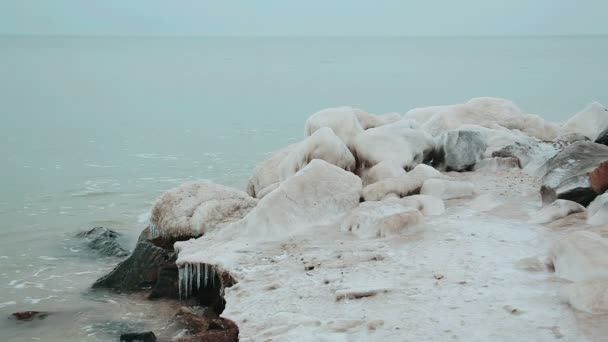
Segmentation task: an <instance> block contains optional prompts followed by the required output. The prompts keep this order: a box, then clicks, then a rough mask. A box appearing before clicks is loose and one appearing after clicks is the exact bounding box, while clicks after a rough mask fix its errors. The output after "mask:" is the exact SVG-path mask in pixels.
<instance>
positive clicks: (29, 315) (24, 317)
mask: <svg viewBox="0 0 608 342" xmlns="http://www.w3.org/2000/svg"><path fill="white" fill-rule="evenodd" d="M48 315H49V313H48V312H40V311H20V312H15V313H13V314H11V318H13V319H15V320H18V321H32V320H34V319H44V318H45V317H46V316H48Z"/></svg>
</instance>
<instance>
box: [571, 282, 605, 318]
mask: <svg viewBox="0 0 608 342" xmlns="http://www.w3.org/2000/svg"><path fill="white" fill-rule="evenodd" d="M561 298H562V300H563V301H564V302H566V303H568V304H570V305H571V306H572V307H573V308H575V309H576V310H579V311H583V312H586V313H589V314H594V315H597V314H607V313H608V279H598V280H590V281H580V282H576V283H573V284H568V285H566V286H565V287H564V288H563V289H562V292H561Z"/></svg>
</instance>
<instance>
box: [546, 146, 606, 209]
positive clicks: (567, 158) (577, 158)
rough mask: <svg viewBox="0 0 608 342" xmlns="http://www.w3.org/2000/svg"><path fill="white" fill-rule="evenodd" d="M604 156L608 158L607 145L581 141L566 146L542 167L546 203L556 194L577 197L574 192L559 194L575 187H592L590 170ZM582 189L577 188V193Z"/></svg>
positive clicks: (555, 196) (601, 160)
mask: <svg viewBox="0 0 608 342" xmlns="http://www.w3.org/2000/svg"><path fill="white" fill-rule="evenodd" d="M605 160H608V147H607V146H604V145H600V144H596V143H592V142H588V141H578V142H575V143H574V144H572V145H569V146H567V147H565V148H564V149H563V150H562V151H560V152H558V153H557V154H556V155H555V156H554V157H552V158H551V159H549V160H548V161H547V162H546V163H545V164H544V165H543V166H542V167H541V168H540V169H539V175H540V176H541V177H542V187H541V196H542V200H543V204H548V203H551V202H552V201H554V200H555V199H557V198H564V199H571V198H572V200H575V198H574V197H573V196H572V195H570V196H569V198H565V197H562V196H560V194H562V193H565V192H567V191H569V190H572V189H576V188H589V187H590V184H589V178H588V176H587V174H588V173H589V172H591V171H593V170H594V169H595V168H597V166H598V165H599V164H601V163H602V162H603V161H605ZM579 193H580V191H579V192H576V193H575V194H576V196H579ZM583 197H584V198H586V197H585V196H583ZM577 202H578V203H580V202H579V201H577ZM581 204H583V203H581ZM583 205H584V204H583Z"/></svg>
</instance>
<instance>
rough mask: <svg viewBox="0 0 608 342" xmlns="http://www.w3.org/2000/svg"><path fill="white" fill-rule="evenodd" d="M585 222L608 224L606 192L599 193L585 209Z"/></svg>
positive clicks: (607, 198)
mask: <svg viewBox="0 0 608 342" xmlns="http://www.w3.org/2000/svg"><path fill="white" fill-rule="evenodd" d="M587 223H589V224H592V225H601V224H608V194H603V195H600V196H598V197H596V198H595V200H594V201H593V202H591V204H590V205H589V208H588V209H587Z"/></svg>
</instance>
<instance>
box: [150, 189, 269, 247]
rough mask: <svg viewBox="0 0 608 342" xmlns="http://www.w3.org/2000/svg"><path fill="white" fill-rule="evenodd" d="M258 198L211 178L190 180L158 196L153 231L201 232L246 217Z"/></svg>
mask: <svg viewBox="0 0 608 342" xmlns="http://www.w3.org/2000/svg"><path fill="white" fill-rule="evenodd" d="M257 202H258V200H256V199H255V198H252V197H251V196H249V195H248V194H246V193H244V192H242V191H239V190H236V189H232V188H229V187H226V186H223V185H220V184H215V183H212V182H210V181H200V182H187V183H184V184H182V185H180V186H178V187H177V188H173V189H171V190H169V191H167V192H165V193H164V194H163V195H162V196H161V197H160V198H159V199H158V200H156V203H155V204H154V206H153V207H152V214H151V217H150V235H151V238H155V237H159V236H171V237H181V236H186V237H196V236H200V235H202V234H205V233H207V232H209V231H211V230H213V229H218V228H221V227H223V226H225V225H227V224H229V223H231V222H234V221H237V220H239V219H241V218H243V217H244V216H245V215H246V214H247V213H248V212H249V211H250V210H251V209H252V208H253V207H255V205H256V204H257Z"/></svg>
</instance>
